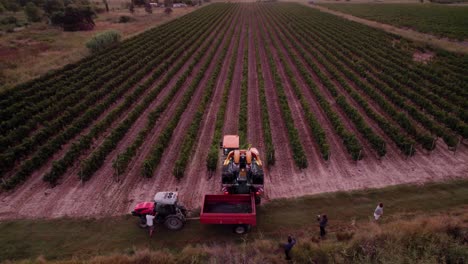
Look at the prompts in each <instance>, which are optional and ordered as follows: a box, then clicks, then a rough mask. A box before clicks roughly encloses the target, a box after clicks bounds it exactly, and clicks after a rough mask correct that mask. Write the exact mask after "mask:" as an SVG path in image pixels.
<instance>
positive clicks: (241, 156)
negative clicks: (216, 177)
mask: <svg viewBox="0 0 468 264" xmlns="http://www.w3.org/2000/svg"><path fill="white" fill-rule="evenodd" d="M234 139H237V142H236V141H235V140H234ZM238 139H239V136H237V135H226V136H224V140H223V142H222V146H223V154H224V153H225V152H226V151H229V152H228V153H227V154H226V156H225V160H224V163H223V168H222V175H221V185H222V190H223V192H224V193H225V194H251V193H252V194H254V195H255V203H256V204H260V202H261V198H260V196H261V195H262V194H263V192H264V190H263V186H264V185H263V184H264V183H263V181H264V172H263V166H262V161H261V159H260V155H259V151H258V149H256V148H250V147H249V148H248V149H239V141H238ZM229 143H237V148H235V147H236V146H235V144H229ZM228 146H229V147H228Z"/></svg>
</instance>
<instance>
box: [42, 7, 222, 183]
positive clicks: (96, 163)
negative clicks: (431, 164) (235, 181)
mask: <svg viewBox="0 0 468 264" xmlns="http://www.w3.org/2000/svg"><path fill="white" fill-rule="evenodd" d="M222 17H223V16H218V17H217V19H220V18H222ZM207 21H208V20H207ZM208 27H210V28H208ZM213 28H214V25H211V23H206V24H205V25H204V26H203V27H201V28H200V29H199V31H198V32H195V33H194V34H193V35H190V39H189V40H188V41H185V43H184V45H183V46H180V47H178V48H177V50H175V51H173V50H170V52H171V53H172V56H171V59H170V60H169V61H168V62H167V65H170V64H172V62H175V61H176V59H177V58H179V57H180V56H181V55H182V54H185V55H184V56H183V57H182V58H181V59H180V60H178V62H176V63H175V66H173V67H172V68H171V70H170V71H169V72H168V73H167V74H166V75H165V76H164V78H163V79H162V80H161V82H159V84H158V85H157V86H156V87H155V88H154V89H153V90H151V92H150V93H149V94H148V95H147V96H145V97H144V99H143V100H142V102H141V103H139V104H138V105H137V106H135V107H134V108H133V111H132V112H131V113H130V114H129V115H128V116H127V118H126V119H125V120H124V121H122V122H121V124H120V125H119V126H117V127H116V128H114V129H113V130H112V132H111V133H110V134H109V136H107V137H106V139H105V140H104V142H103V143H102V144H101V145H100V146H99V148H98V149H97V150H95V151H94V152H93V153H92V154H91V156H90V157H88V158H87V159H86V160H84V161H83V162H82V164H81V172H80V178H81V179H83V180H88V179H89V178H90V177H91V176H92V174H93V173H94V171H96V170H97V169H99V168H100V167H101V165H102V163H103V162H104V160H105V157H106V156H107V154H108V153H110V151H112V150H113V149H114V148H115V147H116V146H117V143H118V142H119V141H120V140H121V138H122V137H123V136H124V135H125V133H126V132H127V131H128V129H129V128H130V127H131V126H132V124H134V122H135V121H136V120H137V119H138V117H139V116H140V115H141V113H142V112H143V111H144V110H145V109H147V108H148V106H149V105H150V104H151V103H152V102H153V101H154V100H155V99H156V97H157V96H158V95H159V93H160V92H161V91H162V90H163V88H164V87H166V85H167V83H169V81H170V80H171V78H172V77H174V75H175V74H176V73H177V72H178V71H179V70H180V69H181V68H182V66H183V65H184V64H185V63H186V61H187V60H188V59H189V58H190V57H191V56H192V54H193V52H194V51H195V50H196V49H197V48H198V47H199V45H200V44H201V43H202V41H201V40H203V39H205V37H206V36H207V35H209V34H210V33H211V32H212V29H213ZM197 40H198V42H197ZM189 47H190V49H189V50H187V49H188V48H189ZM174 48H176V47H174ZM187 51H189V52H187ZM202 54H203V52H201V51H200V52H198V53H197V55H196V58H195V62H194V63H192V64H191V66H190V67H189V70H187V71H186V72H185V73H184V74H183V76H182V78H181V79H182V81H178V82H177V84H178V85H177V87H176V88H175V89H173V90H172V91H171V93H170V94H169V96H167V97H166V98H165V100H164V102H163V104H162V105H160V106H159V107H158V108H157V109H156V111H157V112H154V113H151V114H150V115H149V118H151V120H150V122H151V121H152V122H153V124H154V122H156V119H157V118H159V115H160V114H161V113H162V112H163V110H164V109H165V108H166V107H167V105H168V104H169V102H170V100H171V99H172V96H173V95H174V94H175V93H176V92H177V91H178V89H179V88H180V87H181V86H182V84H183V83H184V80H185V79H186V78H187V77H188V76H189V73H190V72H191V70H192V69H193V67H194V65H195V63H196V62H198V61H199V59H200V58H201V56H202ZM158 68H159V70H157V72H158V71H159V72H164V71H165V70H166V68H167V66H166V64H164V65H160V66H159V67H158ZM153 81H154V80H153ZM153 81H148V82H145V85H143V86H142V87H150V86H152V84H153ZM121 107H122V108H123V107H124V106H123V105H122V106H121ZM119 109H120V107H118V108H116V109H115V110H114V111H116V112H120V111H119ZM108 117H109V116H108ZM106 118H107V117H106ZM103 124H106V125H107V126H109V125H110V124H111V122H106V121H104V123H103ZM97 126H99V124H98V125H97ZM103 131H105V127H102V126H101V127H100V129H99V130H93V131H91V133H92V132H97V133H93V134H88V135H86V136H84V137H83V139H85V140H83V141H82V140H80V141H79V142H80V143H81V142H83V144H78V145H74V146H73V147H72V149H70V151H69V152H67V154H66V155H65V156H64V158H62V159H61V160H60V161H58V162H54V165H53V167H52V170H51V171H50V172H49V173H48V174H46V175H44V177H43V178H44V180H45V181H48V182H51V183H52V184H55V183H56V182H57V180H58V179H59V177H60V176H61V175H63V174H64V173H65V172H66V169H67V168H68V167H69V166H70V165H72V164H73V163H74V161H75V160H76V159H77V158H78V157H79V156H80V155H81V154H82V153H83V152H84V151H85V150H87V149H88V148H89V147H91V144H90V143H91V141H90V140H86V139H87V138H91V139H92V138H97V137H98V136H100V133H101V132H103Z"/></svg>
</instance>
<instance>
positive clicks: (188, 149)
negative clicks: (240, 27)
mask: <svg viewBox="0 0 468 264" xmlns="http://www.w3.org/2000/svg"><path fill="white" fill-rule="evenodd" d="M234 25H237V22H234ZM234 29H235V28H234V27H233V28H232V29H231V32H230V33H229V35H228V36H227V40H226V43H225V44H224V47H223V49H222V51H221V54H220V55H219V58H218V61H217V63H216V65H215V68H214V71H213V73H212V74H211V76H210V78H209V79H208V82H207V83H206V85H205V90H204V92H203V97H202V99H201V102H200V103H199V105H198V107H197V111H196V112H195V116H194V117H193V120H192V123H191V124H190V127H189V128H188V130H187V132H186V134H185V136H184V138H183V140H182V144H181V149H180V152H179V155H178V157H177V160H176V162H175V164H174V168H173V170H172V174H173V175H174V176H175V177H176V178H177V179H178V180H180V179H181V178H182V177H184V173H185V169H186V168H187V163H188V161H189V159H190V157H191V156H192V154H193V148H194V145H195V142H196V140H197V138H198V137H197V135H198V131H199V130H200V126H201V124H202V119H203V116H204V114H205V111H206V109H207V108H208V107H207V106H208V103H209V102H210V101H211V98H212V96H213V91H214V89H215V87H216V80H217V79H218V76H219V73H220V72H221V67H222V65H223V61H224V59H225V58H226V54H227V52H228V49H229V46H230V45H231V40H232V37H233V34H234Z"/></svg>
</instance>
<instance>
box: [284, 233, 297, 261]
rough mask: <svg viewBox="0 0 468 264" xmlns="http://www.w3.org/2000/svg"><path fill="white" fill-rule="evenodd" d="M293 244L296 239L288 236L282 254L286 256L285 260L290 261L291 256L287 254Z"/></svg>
mask: <svg viewBox="0 0 468 264" xmlns="http://www.w3.org/2000/svg"><path fill="white" fill-rule="evenodd" d="M295 244H296V239H295V238H293V237H292V236H288V243H286V244H284V254H285V255H286V260H291V255H289V253H290V252H291V249H292V248H293V247H294V245H295Z"/></svg>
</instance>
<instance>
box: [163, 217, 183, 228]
mask: <svg viewBox="0 0 468 264" xmlns="http://www.w3.org/2000/svg"><path fill="white" fill-rule="evenodd" d="M184 224H185V222H184V221H183V220H182V219H181V218H180V217H178V216H176V215H170V216H168V217H166V220H165V221H164V226H166V228H167V229H169V230H173V231H176V230H180V229H182V227H184Z"/></svg>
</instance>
